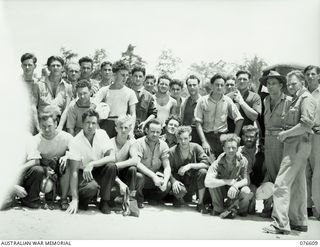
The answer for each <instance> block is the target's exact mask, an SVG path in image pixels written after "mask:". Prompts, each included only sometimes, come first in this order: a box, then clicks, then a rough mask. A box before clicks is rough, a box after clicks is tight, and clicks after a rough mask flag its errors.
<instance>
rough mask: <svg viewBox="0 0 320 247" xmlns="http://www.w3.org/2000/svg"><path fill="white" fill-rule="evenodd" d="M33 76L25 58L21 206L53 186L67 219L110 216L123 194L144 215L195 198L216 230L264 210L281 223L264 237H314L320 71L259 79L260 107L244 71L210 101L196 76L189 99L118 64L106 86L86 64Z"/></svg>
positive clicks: (33, 204) (59, 63) (216, 85)
mask: <svg viewBox="0 0 320 247" xmlns="http://www.w3.org/2000/svg"><path fill="white" fill-rule="evenodd" d="M36 65H37V58H36V57H35V56H34V55H33V54H30V53H26V54H24V55H23V56H22V57H21V66H22V69H23V76H22V79H23V84H24V85H25V86H26V87H27V88H28V92H29V95H30V113H31V116H32V118H31V122H32V123H31V124H30V127H31V128H30V132H31V133H32V134H33V135H34V136H32V137H30V141H29V143H28V148H27V151H26V153H27V159H26V164H25V165H24V166H23V170H22V171H21V176H20V180H19V183H18V184H17V185H16V186H15V188H14V192H13V195H16V196H18V197H20V199H21V204H22V205H24V206H27V207H30V208H39V207H40V197H39V194H40V192H44V193H45V192H46V186H47V182H48V180H50V179H51V180H52V179H53V177H54V176H53V175H52V174H54V175H56V176H55V179H56V181H57V183H58V184H59V186H58V188H57V194H59V197H60V201H59V203H60V207H61V209H62V210H66V211H67V212H68V213H76V212H77V211H78V210H79V209H80V210H87V209H88V205H89V204H90V203H92V202H95V203H97V200H98V201H99V204H98V205H99V209H100V210H101V212H102V213H105V214H109V213H110V212H111V209H112V207H113V206H114V198H115V197H116V196H117V195H124V194H125V193H127V191H129V194H130V197H131V198H134V199H135V200H136V201H137V205H138V207H139V208H141V209H142V208H143V207H144V202H145V201H148V202H149V203H150V204H152V203H159V202H161V201H163V200H169V201H170V200H171V201H172V203H173V206H175V207H181V206H182V205H184V204H186V203H188V202H191V201H192V200H194V199H195V198H196V199H197V210H198V211H199V212H202V213H209V212H211V214H212V215H219V216H220V217H221V218H234V217H235V216H236V215H240V216H246V215H247V214H255V213H256V209H255V201H256V199H258V198H260V199H264V209H263V212H262V214H261V216H263V217H272V218H273V220H274V222H273V223H272V224H271V225H270V226H268V227H265V228H264V231H265V232H268V233H281V234H287V233H289V232H290V231H291V230H298V231H307V218H308V216H312V215H313V211H312V208H313V207H314V212H315V213H316V214H319V213H320V184H319V183H320V152H319V144H320V84H319V83H320V68H319V67H317V66H311V65H310V66H308V67H306V68H305V70H304V71H303V72H301V71H292V72H290V73H289V74H288V75H287V77H284V76H282V75H280V74H279V73H277V72H275V71H270V73H269V74H268V75H267V76H264V77H261V78H260V82H261V83H262V84H263V85H264V86H265V87H266V88H267V90H268V93H269V95H268V96H267V97H265V98H264V99H262V98H261V97H260V95H259V94H257V93H255V92H253V91H251V90H250V85H251V83H252V82H251V74H250V73H249V72H248V71H245V70H240V71H238V72H237V73H236V75H235V77H233V76H230V77H227V78H225V77H224V76H223V75H220V74H215V75H214V76H213V77H212V78H211V80H210V90H209V93H208V94H206V95H200V79H199V78H198V77H197V76H195V75H190V76H188V77H187V79H186V80H185V84H186V87H187V91H188V96H187V97H186V98H185V97H183V96H182V92H183V88H184V82H182V81H181V80H177V79H171V78H170V77H169V76H167V75H161V76H159V77H158V79H157V80H156V78H155V77H154V76H153V75H146V71H145V68H143V67H139V66H136V67H134V68H133V69H132V70H130V69H129V67H128V66H127V65H126V64H125V63H124V62H122V61H118V62H115V63H113V64H112V63H111V62H103V63H102V64H101V66H100V78H101V80H100V81H99V80H95V79H92V78H91V76H92V72H93V61H92V59H91V58H89V57H83V58H81V59H80V60H79V63H69V64H64V60H63V59H62V58H60V57H58V56H51V57H49V58H48V61H47V69H48V71H49V74H48V75H46V76H44V77H42V78H41V79H40V80H39V79H37V78H35V77H34V69H35V68H36ZM285 93H287V94H285ZM260 116H263V117H262V118H259V117H260ZM258 119H262V120H263V121H264V122H263V124H264V126H265V130H262V129H261V128H260V126H261V122H260V123H259V121H258ZM305 171H307V172H306V173H305ZM45 178H47V180H46V179H45ZM44 181H46V182H44ZM306 182H307V183H306ZM270 184H271V186H272V187H271V190H270V189H269V190H268V185H270ZM306 184H307V186H306ZM114 189H116V192H114ZM50 193H51V196H52V191H51V192H50ZM53 194H55V193H53ZM46 195H47V194H46ZM297 195H298V196H297ZM53 197H55V195H54V196H53ZM70 198H71V199H70ZM53 200H55V198H53Z"/></svg>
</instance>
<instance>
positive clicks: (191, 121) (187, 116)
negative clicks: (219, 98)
mask: <svg viewBox="0 0 320 247" xmlns="http://www.w3.org/2000/svg"><path fill="white" fill-rule="evenodd" d="M201 97H202V96H200V95H199V98H198V99H197V100H192V98H191V97H190V96H189V97H188V98H187V99H186V100H185V101H184V102H183V103H182V104H181V123H182V125H190V126H192V127H195V126H196V121H195V118H194V109H195V108H196V105H197V103H198V101H199V99H200V98H201Z"/></svg>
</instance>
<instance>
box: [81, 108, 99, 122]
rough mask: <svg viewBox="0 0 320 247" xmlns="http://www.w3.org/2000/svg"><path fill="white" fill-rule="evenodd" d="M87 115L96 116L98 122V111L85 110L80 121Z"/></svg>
mask: <svg viewBox="0 0 320 247" xmlns="http://www.w3.org/2000/svg"><path fill="white" fill-rule="evenodd" d="M87 117H96V118H97V122H99V114H98V112H96V111H95V110H93V109H89V110H87V111H86V112H84V113H83V114H82V122H84V121H85V120H86V118H87Z"/></svg>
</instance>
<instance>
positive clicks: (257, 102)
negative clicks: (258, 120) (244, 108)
mask: <svg viewBox="0 0 320 247" xmlns="http://www.w3.org/2000/svg"><path fill="white" fill-rule="evenodd" d="M252 101H253V104H252V109H253V110H255V111H256V112H257V113H258V114H259V115H261V112H262V102H261V98H260V96H259V95H258V94H254V96H253V99H252Z"/></svg>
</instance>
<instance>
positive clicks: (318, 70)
mask: <svg viewBox="0 0 320 247" xmlns="http://www.w3.org/2000/svg"><path fill="white" fill-rule="evenodd" d="M312 69H315V70H316V72H317V74H320V67H319V66H315V65H308V66H307V67H306V68H305V69H304V70H303V74H305V73H307V71H309V70H312Z"/></svg>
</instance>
